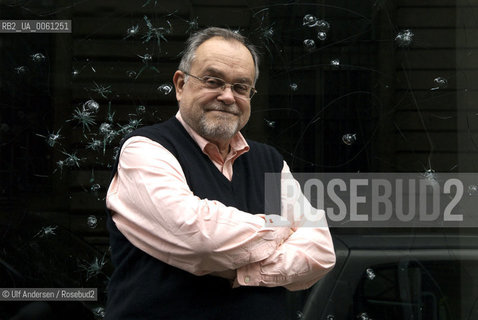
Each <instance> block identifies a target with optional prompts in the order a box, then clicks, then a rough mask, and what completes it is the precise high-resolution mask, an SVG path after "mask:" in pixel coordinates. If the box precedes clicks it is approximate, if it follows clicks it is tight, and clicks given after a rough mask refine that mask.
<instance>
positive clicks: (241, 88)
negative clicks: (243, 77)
mask: <svg viewBox="0 0 478 320" xmlns="http://www.w3.org/2000/svg"><path fill="white" fill-rule="evenodd" d="M234 91H236V92H237V93H247V92H248V91H249V86H247V85H245V84H240V83H236V84H234Z"/></svg>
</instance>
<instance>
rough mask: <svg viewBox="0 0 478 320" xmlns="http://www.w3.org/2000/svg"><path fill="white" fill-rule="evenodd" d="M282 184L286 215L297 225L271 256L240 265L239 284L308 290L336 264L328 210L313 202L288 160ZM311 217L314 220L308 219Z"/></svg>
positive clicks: (283, 208)
mask: <svg viewBox="0 0 478 320" xmlns="http://www.w3.org/2000/svg"><path fill="white" fill-rule="evenodd" d="M281 184H282V188H281V190H282V216H283V218H284V219H283V220H288V221H289V222H290V223H291V224H292V225H293V228H292V229H291V230H292V231H291V232H292V234H291V236H290V237H289V238H288V239H286V240H285V241H284V242H283V243H282V245H281V246H280V247H279V248H278V249H277V250H276V251H275V252H274V253H273V254H272V255H271V256H269V257H267V258H266V259H264V260H262V261H259V262H256V263H252V264H249V265H246V266H244V267H241V268H239V269H238V270H237V278H236V280H235V285H236V286H238V285H241V286H266V287H276V286H284V287H286V288H287V289H289V290H291V291H295V290H304V289H307V288H309V287H311V286H312V285H313V284H315V283H316V282H317V281H318V280H319V279H321V278H322V277H323V276H325V274H326V273H327V272H329V271H330V270H331V269H332V268H333V267H334V265H335V251H334V246H333V242H332V237H331V235H330V231H329V228H328V227H327V221H326V216H325V212H324V211H323V210H319V209H316V208H314V207H312V206H311V204H310V202H309V201H308V200H307V199H306V197H305V196H304V195H303V193H302V191H301V190H300V186H299V183H298V182H297V181H296V180H295V179H293V177H292V175H291V174H290V170H289V167H288V166H287V164H284V169H283V171H282V180H281ZM310 218H313V220H314V221H313V223H310V221H307V220H308V219H310Z"/></svg>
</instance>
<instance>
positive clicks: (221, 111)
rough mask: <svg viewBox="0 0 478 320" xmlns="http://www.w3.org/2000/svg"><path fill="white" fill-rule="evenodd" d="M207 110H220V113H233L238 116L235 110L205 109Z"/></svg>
mask: <svg viewBox="0 0 478 320" xmlns="http://www.w3.org/2000/svg"><path fill="white" fill-rule="evenodd" d="M207 111H208V112H211V111H216V112H220V113H226V114H230V115H234V116H238V114H237V113H236V112H232V111H229V110H221V109H210V110H207Z"/></svg>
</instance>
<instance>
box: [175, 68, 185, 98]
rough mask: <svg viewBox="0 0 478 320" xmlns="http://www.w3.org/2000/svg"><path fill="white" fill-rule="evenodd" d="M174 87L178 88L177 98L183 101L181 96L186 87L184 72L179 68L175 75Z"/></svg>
mask: <svg viewBox="0 0 478 320" xmlns="http://www.w3.org/2000/svg"><path fill="white" fill-rule="evenodd" d="M173 83H174V87H175V88H176V100H178V102H179V101H181V96H182V94H183V87H184V84H185V82H184V73H183V72H181V71H179V70H177V71H176V72H175V73H174V76H173Z"/></svg>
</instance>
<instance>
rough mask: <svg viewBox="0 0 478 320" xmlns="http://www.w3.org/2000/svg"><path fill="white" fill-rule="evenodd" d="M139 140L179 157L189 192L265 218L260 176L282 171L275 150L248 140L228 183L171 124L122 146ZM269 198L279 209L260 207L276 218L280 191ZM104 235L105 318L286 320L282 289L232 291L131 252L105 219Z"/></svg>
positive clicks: (221, 281)
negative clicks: (107, 248) (107, 264)
mask: <svg viewBox="0 0 478 320" xmlns="http://www.w3.org/2000/svg"><path fill="white" fill-rule="evenodd" d="M138 135H139V136H145V137H147V138H149V139H151V140H153V141H156V142H158V143H160V144H161V145H162V146H164V147H165V148H167V149H168V150H169V151H170V152H171V153H172V154H173V155H174V156H175V157H176V158H177V159H178V161H179V163H180V164H181V167H182V169H183V171H184V173H185V176H186V179H187V182H188V185H189V187H190V189H191V190H192V191H193V193H194V194H195V195H197V196H198V197H200V198H203V199H204V198H207V199H209V200H217V201H220V202H222V203H223V204H225V205H227V206H233V207H236V208H238V209H240V210H243V211H245V212H250V213H266V212H265V204H264V201H265V200H264V199H265V196H264V189H265V188H264V174H265V173H266V172H276V173H277V172H280V171H281V170H282V166H283V158H282V156H281V155H280V154H279V153H278V152H277V151H276V150H275V149H274V148H272V147H270V146H267V145H264V144H260V143H257V142H254V141H248V144H249V146H250V150H249V152H247V153H245V154H243V155H241V156H240V157H239V158H237V159H236V160H235V162H234V166H233V170H234V174H233V178H232V181H229V180H228V179H226V178H225V177H224V176H223V174H222V173H221V172H219V170H217V168H216V167H215V166H214V164H213V163H212V162H211V160H210V159H209V158H208V157H207V156H206V155H205V154H204V153H203V152H202V151H201V150H200V148H199V146H198V145H197V144H196V142H195V141H194V140H193V139H192V138H191V137H190V136H189V134H188V133H187V131H186V130H185V129H184V128H183V126H182V125H181V124H180V123H179V121H178V120H177V119H176V118H172V119H170V120H168V121H166V122H163V123H160V124H157V125H153V126H149V127H144V128H140V129H138V130H136V131H135V132H133V133H132V134H130V135H129V136H127V137H126V138H125V139H124V140H126V139H127V138H129V137H131V136H138ZM144 156H147V155H146V154H145V155H144ZM117 165H118V164H117V163H116V164H115V166H114V169H113V174H114V173H116V169H117ZM268 197H269V192H268ZM273 198H274V197H273ZM268 199H269V200H268V201H271V203H274V204H277V205H275V206H274V205H270V204H268V205H267V206H266V207H267V208H273V210H274V209H275V210H274V211H275V212H273V213H278V212H279V211H278V209H279V208H280V191H279V189H277V192H276V193H275V199H270V198H268ZM276 210H277V211H276ZM270 213H272V212H270ZM178 214H180V213H178ZM108 231H109V233H110V244H111V252H112V260H113V264H114V265H115V270H114V272H113V275H112V277H111V279H110V282H109V284H108V303H107V308H106V319H110V320H120V319H141V320H143V319H221V320H222V319H254V320H255V319H261V320H265V319H274V320H275V319H285V318H286V312H287V310H286V298H285V289H284V288H281V287H277V288H265V287H240V288H235V289H232V288H231V285H230V283H229V281H227V280H225V279H222V278H218V277H214V276H195V275H193V274H190V273H188V272H185V271H183V270H180V269H178V268H175V267H172V266H170V265H168V264H166V263H163V262H161V261H160V260H158V259H155V258H153V257H151V256H150V255H148V254H146V253H144V252H143V251H141V250H139V249H137V248H136V247H135V246H133V245H132V244H131V243H130V242H129V241H128V240H127V239H126V238H125V237H124V236H123V235H122V234H121V232H120V231H119V230H118V229H117V228H116V225H115V224H114V222H113V221H112V219H111V216H110V215H108Z"/></svg>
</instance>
